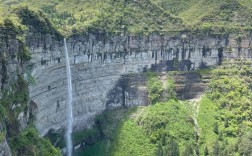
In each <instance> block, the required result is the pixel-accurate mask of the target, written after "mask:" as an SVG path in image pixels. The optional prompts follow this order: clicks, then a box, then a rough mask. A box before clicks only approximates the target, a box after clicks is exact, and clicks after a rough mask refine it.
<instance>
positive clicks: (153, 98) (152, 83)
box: [147, 72, 164, 104]
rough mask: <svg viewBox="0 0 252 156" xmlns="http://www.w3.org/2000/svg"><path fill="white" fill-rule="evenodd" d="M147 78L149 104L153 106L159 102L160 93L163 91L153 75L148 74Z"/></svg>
mask: <svg viewBox="0 0 252 156" xmlns="http://www.w3.org/2000/svg"><path fill="white" fill-rule="evenodd" d="M147 78H148V80H147V90H148V97H149V103H150V104H154V103H156V102H159V101H160V100H161V97H162V93H163V91H164V88H163V84H162V82H161V81H160V80H159V79H158V77H157V75H156V74H155V73H151V72H148V73H147Z"/></svg>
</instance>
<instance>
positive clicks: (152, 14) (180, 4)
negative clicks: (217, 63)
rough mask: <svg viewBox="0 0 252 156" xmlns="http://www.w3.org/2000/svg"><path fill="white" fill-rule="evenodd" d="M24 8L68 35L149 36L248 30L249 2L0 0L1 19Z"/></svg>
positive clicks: (247, 0)
mask: <svg viewBox="0 0 252 156" xmlns="http://www.w3.org/2000/svg"><path fill="white" fill-rule="evenodd" d="M19 5H27V6H29V7H30V8H33V9H40V10H42V11H43V12H44V13H45V14H46V16H47V17H48V18H49V19H50V21H51V22H52V23H53V24H54V25H55V26H56V28H57V29H58V30H60V31H61V32H64V33H65V34H67V35H71V34H75V33H83V32H87V31H97V30H99V31H106V32H113V33H116V32H125V31H126V32H129V33H141V34H148V33H152V32H169V31H181V30H189V31H190V30H200V31H214V32H215V33H223V32H237V31H242V30H251V27H252V22H251V19H252V9H251V6H252V1H250V0H223V1H219V0H179V1H175V0H103V1H101V0H54V1H51V0H43V1H41V0H2V1H1V6H2V9H1V14H3V15H2V17H3V16H4V17H6V16H10V14H11V13H12V12H13V11H12V9H13V8H15V7H18V6H19Z"/></svg>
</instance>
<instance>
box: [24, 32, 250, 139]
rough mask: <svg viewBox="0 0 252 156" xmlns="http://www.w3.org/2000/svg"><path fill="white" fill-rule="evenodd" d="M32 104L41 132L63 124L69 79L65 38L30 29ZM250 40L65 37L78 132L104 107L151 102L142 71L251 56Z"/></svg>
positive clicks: (181, 36)
mask: <svg viewBox="0 0 252 156" xmlns="http://www.w3.org/2000/svg"><path fill="white" fill-rule="evenodd" d="M26 43H27V44H28V47H29V49H30V52H31V53H32V60H31V61H30V63H31V64H30V72H31V75H32V76H33V77H34V78H35V83H33V84H32V85H30V86H29V89H30V104H32V111H33V114H34V115H35V116H36V120H35V125H36V127H37V129H38V131H39V132H40V133H41V135H45V134H46V133H47V131H48V130H49V129H51V128H53V129H56V130H57V129H60V128H64V127H65V124H66V122H67V120H66V98H67V96H66V94H67V88H66V87H67V77H66V68H65V56H64V46H63V40H62V41H61V40H60V41H59V40H56V39H55V38H54V37H53V36H51V35H40V34H36V33H31V34H29V35H28V37H27V41H26ZM250 44H251V39H243V40H241V41H239V42H238V41H236V40H235V39H234V37H232V36H229V37H207V36H204V37H199V36H197V37H196V36H195V37H192V36H190V35H187V34H179V35H175V36H168V35H167V36H159V35H150V36H141V37H140V36H124V35H122V36H112V37H108V36H106V35H102V34H96V35H94V34H88V35H85V36H84V35H83V36H75V37H71V38H68V39H67V47H68V50H69V57H70V63H71V69H72V83H73V111H74V112H73V113H74V127H75V130H78V129H82V128H85V127H90V126H91V125H92V123H93V120H94V117H95V115H96V114H97V113H100V112H102V111H103V110H105V109H111V108H116V107H129V106H137V105H147V104H148V98H147V96H148V95H147V90H146V86H145V81H146V77H145V76H144V74H143V72H144V71H146V69H148V68H151V69H152V70H154V71H158V72H166V71H169V70H193V69H197V68H204V67H207V66H213V65H217V64H218V63H220V62H221V61H222V59H223V58H225V57H239V56H241V57H247V58H248V57H251V50H250Z"/></svg>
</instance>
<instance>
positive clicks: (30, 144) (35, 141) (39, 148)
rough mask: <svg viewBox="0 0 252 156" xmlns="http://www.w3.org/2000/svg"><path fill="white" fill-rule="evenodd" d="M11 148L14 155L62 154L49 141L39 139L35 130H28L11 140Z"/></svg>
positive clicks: (42, 155)
mask: <svg viewBox="0 0 252 156" xmlns="http://www.w3.org/2000/svg"><path fill="white" fill-rule="evenodd" d="M10 147H11V150H12V152H13V155H18V156H28V155H31V156H32V155H41V156H45V155H53V156H60V155H61V153H60V151H59V150H58V149H55V148H54V147H53V146H52V145H51V143H50V142H49V140H46V139H43V138H41V137H39V135H38V133H37V132H36V130H35V129H34V128H28V129H26V130H24V131H23V132H21V133H20V134H19V135H18V136H15V137H12V138H11V139H10Z"/></svg>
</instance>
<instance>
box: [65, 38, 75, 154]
mask: <svg viewBox="0 0 252 156" xmlns="http://www.w3.org/2000/svg"><path fill="white" fill-rule="evenodd" d="M64 45H65V53H66V69H67V92H68V93H67V95H68V97H67V107H66V112H67V130H66V142H67V156H72V153H73V143H72V131H73V107H72V98H73V95H72V94H73V93H72V78H71V67H70V61H69V57H68V50H67V45H66V39H65V38H64Z"/></svg>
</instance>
